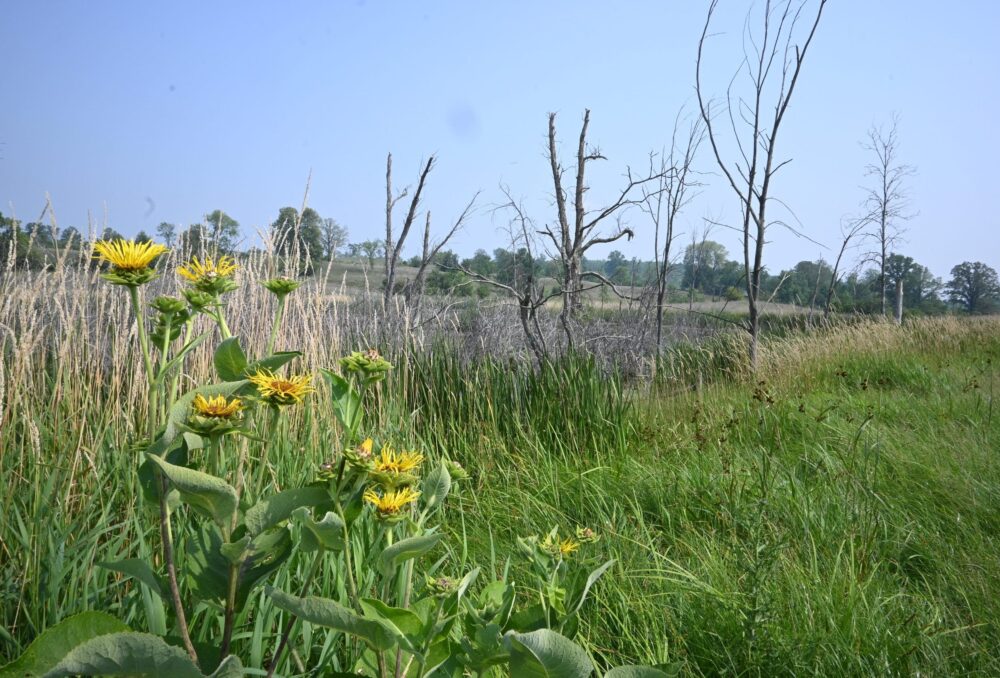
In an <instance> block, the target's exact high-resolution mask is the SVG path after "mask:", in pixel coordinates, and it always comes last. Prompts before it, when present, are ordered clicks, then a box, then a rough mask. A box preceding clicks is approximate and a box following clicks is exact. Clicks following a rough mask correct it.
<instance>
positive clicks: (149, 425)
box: [129, 285, 198, 664]
mask: <svg viewBox="0 0 1000 678" xmlns="http://www.w3.org/2000/svg"><path fill="white" fill-rule="evenodd" d="M129 298H130V299H131V301H132V310H133V312H134V313H135V322H136V327H137V328H138V334H139V346H140V348H141V349H142V359H143V361H144V362H145V365H146V379H147V381H148V382H149V391H148V395H149V412H148V415H147V417H146V430H147V431H148V432H149V436H150V439H152V437H153V435H154V434H155V433H156V419H155V415H156V409H157V407H156V390H155V389H156V375H155V373H154V372H153V359H152V356H151V355H150V352H149V337H148V336H147V335H146V323H145V319H144V318H143V317H142V309H141V308H140V306H139V289H138V288H137V287H136V286H135V285H131V286H129ZM157 475H158V476H159V478H160V540H161V541H162V542H163V561H164V562H165V563H166V565H167V579H168V580H169V582H170V600H171V602H172V603H173V607H174V614H175V615H176V616H177V628H178V630H179V631H180V634H181V641H182V642H183V643H184V649H185V650H187V653H188V655H190V657H191V660H192V661H193V662H194V663H195V664H197V663H198V653H197V652H196V651H195V649H194V644H193V643H192V642H191V634H190V632H189V631H188V625H187V617H186V616H185V614H184V605H183V603H182V602H181V591H180V587H179V586H178V585H177V568H176V566H175V565H174V544H173V537H172V535H171V534H170V510H169V508H168V507H167V492H168V491H169V489H170V487H169V484H168V483H167V478H166V476H164V475H163V472H162V471H157Z"/></svg>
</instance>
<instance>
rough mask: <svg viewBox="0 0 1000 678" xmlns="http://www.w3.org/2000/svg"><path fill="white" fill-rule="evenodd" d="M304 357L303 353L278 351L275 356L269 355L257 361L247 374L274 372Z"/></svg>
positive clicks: (247, 370) (248, 369) (251, 365)
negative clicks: (258, 371) (265, 371)
mask: <svg viewBox="0 0 1000 678" xmlns="http://www.w3.org/2000/svg"><path fill="white" fill-rule="evenodd" d="M301 355H302V352H301V351H278V352H277V353H275V354H274V355H269V356H267V357H266V358H261V359H260V360H255V361H254V362H253V363H251V364H250V366H249V367H247V369H246V372H245V374H253V373H255V372H257V370H260V369H265V370H270V371H271V372H274V371H275V370H277V369H279V368H280V367H283V366H285V365H286V364H288V363H290V362H292V361H293V360H295V359H296V358H298V357H299V356H301Z"/></svg>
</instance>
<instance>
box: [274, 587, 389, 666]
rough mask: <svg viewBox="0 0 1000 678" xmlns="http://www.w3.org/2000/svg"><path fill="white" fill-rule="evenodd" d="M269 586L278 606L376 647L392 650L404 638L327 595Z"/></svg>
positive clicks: (376, 648)
mask: <svg viewBox="0 0 1000 678" xmlns="http://www.w3.org/2000/svg"><path fill="white" fill-rule="evenodd" d="M266 590H267V595H269V596H270V597H271V600H273V601H274V604H275V606H277V607H278V608H280V609H282V610H285V611H286V612H291V613H292V614H294V615H296V616H297V617H299V618H301V619H303V620H305V621H307V622H310V623H313V624H318V625H320V626H326V627H327V628H331V629H334V630H336V631H341V632H343V633H347V634H349V635H352V636H355V637H357V638H360V639H361V640H363V641H365V642H366V643H368V644H369V645H370V646H371V647H372V648H373V649H375V650H389V649H391V648H393V647H395V646H396V642H397V641H398V640H400V637H399V636H397V635H396V634H394V633H393V632H392V631H391V630H390V629H389V628H388V627H387V626H385V625H384V624H380V623H379V622H377V621H373V620H371V619H365V618H364V617H361V616H359V615H357V614H355V613H354V612H353V611H351V610H349V609H347V608H346V607H344V606H343V605H341V604H340V603H337V602H334V601H332V600H329V599H327V598H317V597H315V596H307V597H305V598H298V597H296V596H293V595H290V594H288V593H285V592H283V591H279V590H278V589H273V588H270V587H268V588H267V589H266Z"/></svg>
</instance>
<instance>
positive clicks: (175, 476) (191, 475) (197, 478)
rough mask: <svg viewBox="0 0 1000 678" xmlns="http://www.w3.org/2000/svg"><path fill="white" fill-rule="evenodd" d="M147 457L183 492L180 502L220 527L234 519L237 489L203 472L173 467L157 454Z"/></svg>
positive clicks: (237, 501)
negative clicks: (199, 512) (207, 517)
mask: <svg viewBox="0 0 1000 678" xmlns="http://www.w3.org/2000/svg"><path fill="white" fill-rule="evenodd" d="M146 456H147V457H148V458H149V460H150V461H152V462H153V463H154V464H156V465H157V466H159V467H160V470H161V471H163V473H164V475H166V476H167V479H168V480H170V482H171V483H173V485H174V487H176V488H177V490H178V491H179V492H180V493H181V501H183V502H185V503H187V504H190V505H191V506H192V507H193V508H195V509H197V510H199V511H201V512H202V513H204V514H205V515H207V516H209V517H210V518H211V519H212V520H214V521H215V522H216V523H217V524H219V525H226V524H228V523H229V522H230V521H231V520H232V517H233V512H234V511H235V510H236V506H237V504H238V503H239V500H238V498H237V496H236V490H235V489H234V488H233V487H232V486H231V485H230V484H229V483H227V482H226V481H224V480H222V479H221V478H216V477H215V476H212V475H209V474H207V473H202V472H201V471H195V470H193V469H189V468H184V467H183V466H174V465H173V464H170V463H168V462H166V461H164V460H163V459H160V458H159V457H157V456H156V455H152V454H147V455H146Z"/></svg>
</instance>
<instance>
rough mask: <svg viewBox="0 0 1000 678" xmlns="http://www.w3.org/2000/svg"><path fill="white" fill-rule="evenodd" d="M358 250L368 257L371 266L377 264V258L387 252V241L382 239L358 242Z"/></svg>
mask: <svg viewBox="0 0 1000 678" xmlns="http://www.w3.org/2000/svg"><path fill="white" fill-rule="evenodd" d="M358 250H359V251H360V252H361V253H362V254H363V255H365V257H367V258H368V266H369V268H370V267H372V266H374V265H375V260H376V259H377V258H379V257H381V256H382V254H383V253H384V252H385V243H384V242H382V241H381V240H363V241H362V242H359V243H358Z"/></svg>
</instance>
